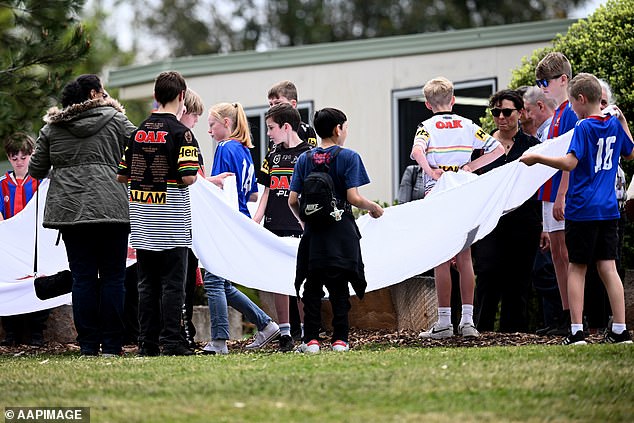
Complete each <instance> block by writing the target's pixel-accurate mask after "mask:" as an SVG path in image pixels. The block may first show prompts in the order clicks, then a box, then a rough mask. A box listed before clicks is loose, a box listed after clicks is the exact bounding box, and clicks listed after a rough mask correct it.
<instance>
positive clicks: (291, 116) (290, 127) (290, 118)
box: [253, 103, 311, 352]
mask: <svg viewBox="0 0 634 423" xmlns="http://www.w3.org/2000/svg"><path fill="white" fill-rule="evenodd" d="M265 119H266V127H267V132H266V133H267V135H268V136H269V137H270V138H271V141H272V142H273V147H272V148H271V150H270V151H269V153H268V154H267V155H266V158H265V159H264V161H263V162H262V168H261V169H260V173H259V175H258V181H259V182H260V183H261V184H263V185H264V186H265V188H264V192H263V193H262V198H261V199H260V204H259V206H258V210H257V211H256V213H255V216H254V217H253V220H255V221H256V222H258V223H260V222H261V221H262V219H264V227H265V228H267V229H268V230H270V231H271V232H273V233H274V234H275V235H277V236H291V237H300V236H301V235H302V232H303V231H302V227H301V226H300V224H299V222H298V221H297V218H296V217H295V216H294V215H293V213H292V212H291V209H290V208H289V207H288V193H289V188H290V183H291V177H292V176H293V168H294V166H295V163H296V162H297V158H298V157H299V156H300V155H301V154H302V153H303V152H305V151H308V150H309V149H310V148H311V147H310V145H308V143H306V142H304V141H302V140H301V139H300V137H299V135H298V134H297V129H298V128H299V125H300V121H301V117H300V115H299V112H298V111H297V109H295V108H293V106H291V105H290V104H286V103H280V104H278V105H276V106H273V107H271V108H270V109H269V111H268V112H267V113H266V115H265ZM289 282H290V281H289ZM274 298H275V310H276V312H277V320H278V322H279V326H280V334H281V336H280V350H281V351H283V352H287V351H291V350H292V349H293V340H292V338H291V325H290V316H289V297H288V295H283V294H274ZM302 317H303V316H302Z"/></svg>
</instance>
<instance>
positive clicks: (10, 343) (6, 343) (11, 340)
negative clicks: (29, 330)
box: [0, 333, 15, 347]
mask: <svg viewBox="0 0 634 423" xmlns="http://www.w3.org/2000/svg"><path fill="white" fill-rule="evenodd" d="M0 346H2V347H14V346H15V336H13V334H12V333H7V334H6V336H5V337H4V339H3V340H2V341H0Z"/></svg>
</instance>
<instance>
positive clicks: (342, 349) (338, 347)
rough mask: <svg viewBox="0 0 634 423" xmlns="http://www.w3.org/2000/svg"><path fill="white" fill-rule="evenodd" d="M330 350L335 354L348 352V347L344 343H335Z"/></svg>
mask: <svg viewBox="0 0 634 423" xmlns="http://www.w3.org/2000/svg"><path fill="white" fill-rule="evenodd" d="M332 350H333V351H337V352H345V351H349V350H350V345H349V344H348V343H347V342H345V341H335V342H333V343H332Z"/></svg>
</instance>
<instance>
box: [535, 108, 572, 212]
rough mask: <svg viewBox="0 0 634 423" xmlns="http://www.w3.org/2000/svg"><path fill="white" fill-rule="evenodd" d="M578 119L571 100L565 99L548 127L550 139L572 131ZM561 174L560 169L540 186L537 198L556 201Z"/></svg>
mask: <svg viewBox="0 0 634 423" xmlns="http://www.w3.org/2000/svg"><path fill="white" fill-rule="evenodd" d="M577 120H578V119H577V115H576V114H575V112H574V110H572V107H571V106H570V102H569V101H568V100H566V101H564V102H563V103H561V105H560V106H559V107H557V110H555V113H554V114H553V119H552V121H551V123H550V128H548V139H551V138H556V137H558V136H560V135H563V134H565V133H566V132H568V131H570V130H571V129H573V128H574V127H575V124H576V123H577ZM561 176H562V172H561V170H560V171H558V172H557V173H555V174H554V175H553V177H552V178H550V179H549V180H548V181H546V183H545V184H544V185H542V186H541V188H539V191H537V199H538V200H542V201H549V202H551V203H554V202H555V199H556V198H557V191H558V190H559V184H560V183H561Z"/></svg>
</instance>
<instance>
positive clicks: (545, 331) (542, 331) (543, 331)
mask: <svg viewBox="0 0 634 423" xmlns="http://www.w3.org/2000/svg"><path fill="white" fill-rule="evenodd" d="M553 329H555V326H546V327H544V328H540V329H537V330H536V331H535V335H539V336H544V335H546V334H548V332H550V331H551V330H553Z"/></svg>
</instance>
